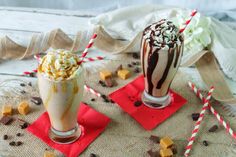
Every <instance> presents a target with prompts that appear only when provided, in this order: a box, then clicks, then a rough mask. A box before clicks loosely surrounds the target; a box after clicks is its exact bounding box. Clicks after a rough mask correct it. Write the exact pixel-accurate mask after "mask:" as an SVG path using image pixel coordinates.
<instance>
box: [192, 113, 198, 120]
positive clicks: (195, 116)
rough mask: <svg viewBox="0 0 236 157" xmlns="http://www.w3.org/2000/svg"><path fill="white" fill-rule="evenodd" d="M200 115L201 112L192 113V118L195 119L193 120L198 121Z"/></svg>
mask: <svg viewBox="0 0 236 157" xmlns="http://www.w3.org/2000/svg"><path fill="white" fill-rule="evenodd" d="M199 116H200V113H193V114H192V119H193V121H197V120H198V118H199Z"/></svg>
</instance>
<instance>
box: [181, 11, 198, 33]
mask: <svg viewBox="0 0 236 157" xmlns="http://www.w3.org/2000/svg"><path fill="white" fill-rule="evenodd" d="M196 14H197V10H193V11H192V12H191V14H190V18H189V19H188V20H187V21H185V23H184V25H183V28H180V30H179V33H183V31H184V30H185V29H186V27H187V26H188V25H189V23H190V22H191V20H192V18H193V17H194V16H195V15H196Z"/></svg>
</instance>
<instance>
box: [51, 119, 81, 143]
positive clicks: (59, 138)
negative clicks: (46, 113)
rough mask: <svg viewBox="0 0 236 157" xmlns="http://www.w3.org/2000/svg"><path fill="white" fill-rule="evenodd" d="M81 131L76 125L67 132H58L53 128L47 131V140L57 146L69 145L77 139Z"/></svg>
mask: <svg viewBox="0 0 236 157" xmlns="http://www.w3.org/2000/svg"><path fill="white" fill-rule="evenodd" d="M81 133H82V131H81V128H80V127H79V125H78V123H77V124H76V127H75V128H74V129H72V130H69V131H66V132H64V131H58V130H55V129H54V128H51V129H50V130H49V138H50V139H51V140H52V141H54V142H55V143H59V144H70V143H73V142H75V141H76V140H78V139H79V137H80V135H81Z"/></svg>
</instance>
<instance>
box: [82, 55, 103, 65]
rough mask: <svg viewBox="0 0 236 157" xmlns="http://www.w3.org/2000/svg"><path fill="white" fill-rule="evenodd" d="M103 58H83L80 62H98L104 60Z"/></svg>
mask: <svg viewBox="0 0 236 157" xmlns="http://www.w3.org/2000/svg"><path fill="white" fill-rule="evenodd" d="M104 59H105V57H102V56H96V57H89V58H84V60H83V61H82V62H83V63H84V62H94V61H98V60H104Z"/></svg>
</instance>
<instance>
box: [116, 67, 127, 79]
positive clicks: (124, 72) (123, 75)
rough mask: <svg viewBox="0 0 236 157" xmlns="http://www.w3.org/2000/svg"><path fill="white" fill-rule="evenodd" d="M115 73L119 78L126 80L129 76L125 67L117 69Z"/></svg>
mask: <svg viewBox="0 0 236 157" xmlns="http://www.w3.org/2000/svg"><path fill="white" fill-rule="evenodd" d="M117 75H118V76H119V77H120V78H121V79H123V80H126V79H127V78H129V76H130V72H129V70H127V69H122V70H118V73H117Z"/></svg>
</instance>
